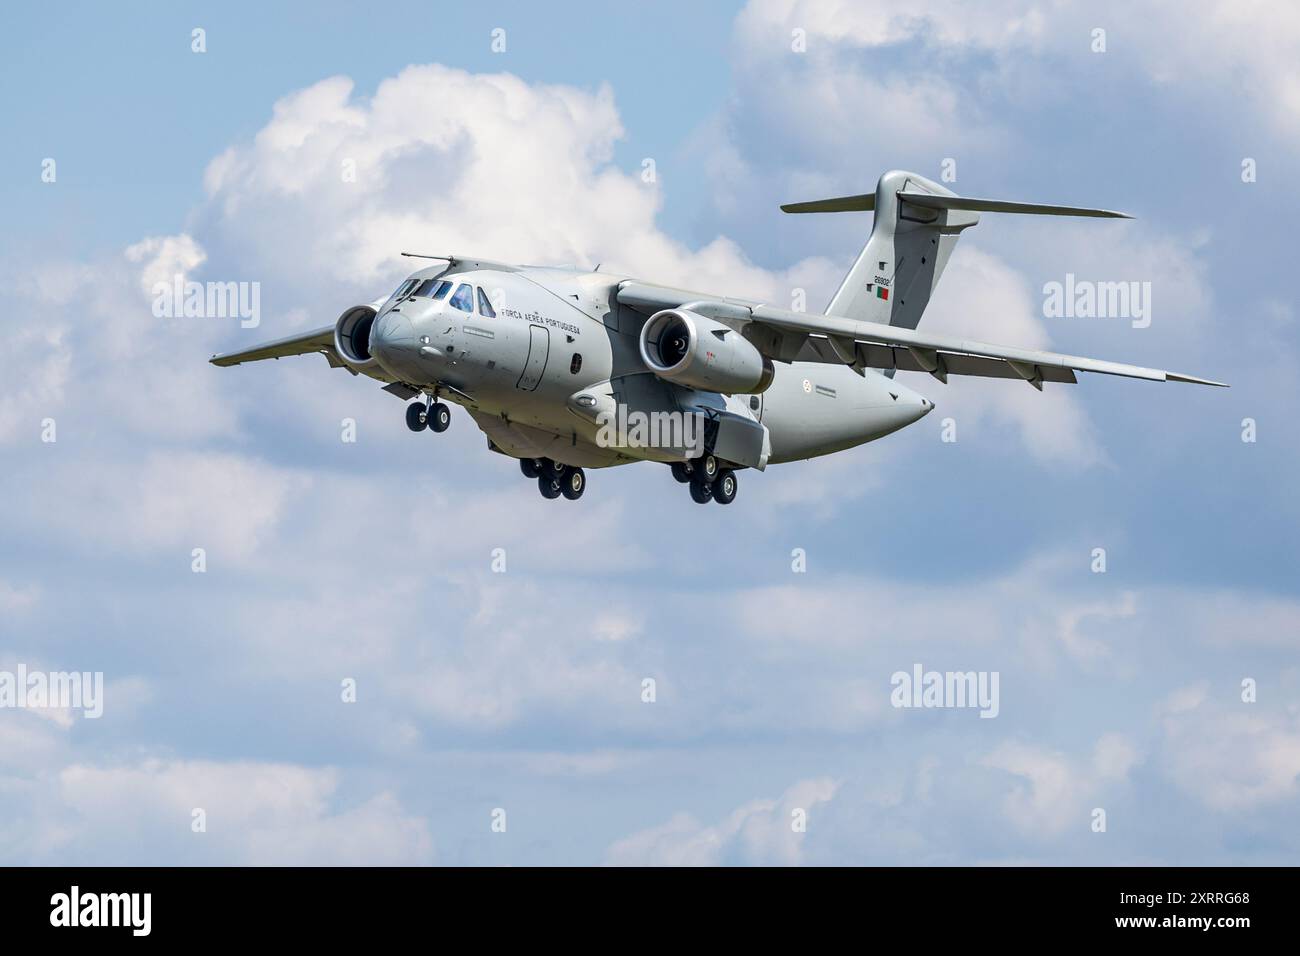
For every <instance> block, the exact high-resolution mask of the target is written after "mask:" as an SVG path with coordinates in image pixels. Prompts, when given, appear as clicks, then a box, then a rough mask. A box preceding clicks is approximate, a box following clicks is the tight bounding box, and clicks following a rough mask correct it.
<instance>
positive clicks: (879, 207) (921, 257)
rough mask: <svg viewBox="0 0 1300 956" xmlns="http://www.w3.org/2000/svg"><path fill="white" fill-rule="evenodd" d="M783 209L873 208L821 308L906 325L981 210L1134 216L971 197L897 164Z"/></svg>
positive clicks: (914, 320) (917, 317)
mask: <svg viewBox="0 0 1300 956" xmlns="http://www.w3.org/2000/svg"><path fill="white" fill-rule="evenodd" d="M781 209H782V211H784V212H859V211H869V210H875V214H876V217H875V222H874V223H873V224H872V226H871V236H870V237H869V238H868V239H867V244H866V245H865V246H863V247H862V252H861V254H859V256H858V261H857V262H855V263H854V264H853V268H852V269H850V270H849V274H848V275H846V276H845V277H844V282H843V283H842V284H841V285H840V288H839V291H838V292H836V293H835V296H834V298H832V299H831V303H830V305H829V306H827V307H826V314H827V315H838V316H843V317H845V318H850V319H859V320H863V321H868V322H879V323H881V324H882V325H895V326H901V327H903V328H908V329H915V328H916V327H917V325H919V324H920V322H921V316H922V315H923V314H924V312H925V307H926V306H927V305H929V304H930V296H932V295H933V294H934V290H935V287H936V286H937V285H938V284H939V277H940V276H941V275H943V269H944V266H946V265H947V264H948V257H949V256H951V255H952V249H953V246H955V245H956V244H957V238H958V237H959V236H960V235H961V233H962V230H963V229H969V228H970V227H971V226H973V225H975V224H976V223H978V222H979V221H980V217H979V214H980V213H982V212H1010V213H1029V214H1031V215H1036V216H1091V217H1095V218H1101V219H1131V218H1132V217H1131V216H1128V215H1125V214H1124V213H1122V212H1111V211H1109V210H1106V209H1081V208H1078V207H1075V206H1049V205H1043V204H1040V203H1028V202H1008V201H1005V200H1001V199H970V198H966V197H964V196H958V195H957V194H956V193H954V192H952V191H951V190H949V189H946V188H944V187H943V186H940V185H939V184H938V183H936V182H934V181H933V180H930V179H926V178H925V177H924V176H920V175H918V174H916V173H909V172H904V171H902V170H897V169H896V170H892V171H890V172H887V173H885V174H884V175H883V176H881V177H880V182H879V183H877V184H876V191H875V192H874V193H865V194H864V195H861V196H841V197H839V198H837V199H817V200H814V201H812V202H799V203H790V204H788V205H785V206H782V207H781Z"/></svg>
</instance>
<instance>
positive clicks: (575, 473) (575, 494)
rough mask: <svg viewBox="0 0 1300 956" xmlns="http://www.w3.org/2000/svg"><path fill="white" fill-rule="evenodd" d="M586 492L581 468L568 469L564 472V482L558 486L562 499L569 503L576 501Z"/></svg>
mask: <svg viewBox="0 0 1300 956" xmlns="http://www.w3.org/2000/svg"><path fill="white" fill-rule="evenodd" d="M586 490H587V476H586V475H585V474H584V473H583V471H582V469H581V468H570V469H568V470H567V471H566V472H565V475H564V480H563V482H562V483H561V485H560V491H561V492H562V493H563V494H564V497H566V498H568V499H569V500H570V501H577V500H578V499H579V498H581V497H582V493H583V492H584V491H586Z"/></svg>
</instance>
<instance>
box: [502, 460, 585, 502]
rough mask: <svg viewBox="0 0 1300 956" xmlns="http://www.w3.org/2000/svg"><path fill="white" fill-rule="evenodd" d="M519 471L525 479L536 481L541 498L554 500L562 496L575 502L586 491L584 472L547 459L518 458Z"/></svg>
mask: <svg viewBox="0 0 1300 956" xmlns="http://www.w3.org/2000/svg"><path fill="white" fill-rule="evenodd" d="M519 470H520V471H521V472H523V474H524V477H525V478H535V479H536V480H537V490H538V491H540V492H541V493H542V497H543V498H547V499H555V498H558V497H560V495H564V497H566V498H568V499H569V500H570V501H577V500H578V499H579V498H581V497H582V493H583V492H584V491H586V490H587V475H586V472H584V471H583V470H582V469H581V468H575V467H573V466H572V465H564V464H561V463H560V462H558V461H551V459H549V458H520V459H519Z"/></svg>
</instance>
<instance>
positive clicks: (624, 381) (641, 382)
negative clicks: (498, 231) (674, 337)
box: [369, 263, 934, 467]
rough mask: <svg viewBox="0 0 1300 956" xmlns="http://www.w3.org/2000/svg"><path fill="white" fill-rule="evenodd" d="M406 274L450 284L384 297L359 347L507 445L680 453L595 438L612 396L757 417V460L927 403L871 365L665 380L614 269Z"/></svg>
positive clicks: (480, 268)
mask: <svg viewBox="0 0 1300 956" xmlns="http://www.w3.org/2000/svg"><path fill="white" fill-rule="evenodd" d="M410 278H411V279H415V280H421V281H423V280H427V279H441V280H445V281H446V282H448V283H450V285H449V286H447V287H446V288H443V289H442V290H441V294H440V295H439V297H437V298H434V297H433V294H432V293H434V292H436V291H437V290H438V289H439V287H441V285H442V284H441V283H437V284H433V289H431V290H430V294H425V295H418V294H417V295H411V294H409V293H408V294H407V295H405V296H403V297H401V298H397V297H393V298H390V299H389V300H388V301H386V302H385V303H384V304H383V305H382V307H380V309H379V311H378V314H377V315H376V317H375V320H374V324H373V327H372V329H371V331H370V341H369V346H370V352H371V354H372V355H373V356H374V358H375V360H376V361H377V362H378V363H379V364H380V365H381V366H382V367H383V368H384V370H385V371H387V372H388V373H389V374H390V375H391V376H393V377H394V378H396V379H397V380H399V381H400V382H403V383H405V384H407V385H410V386H411V387H412V388H414V389H417V390H419V391H423V392H426V393H428V394H430V395H437V396H438V397H440V398H443V399H446V400H449V401H452V402H455V403H457V404H459V405H462V406H464V407H465V408H467V409H468V410H469V412H470V414H471V415H472V416H473V417H474V420H475V422H476V423H477V424H478V425H479V427H480V428H482V429H483V431H484V432H485V433H486V434H487V436H488V439H489V441H490V442H491V444H492V446H493V447H494V448H495V449H496V450H499V451H501V452H503V453H505V454H508V455H512V456H514V457H517V458H550V459H553V460H555V461H557V462H562V463H564V464H568V465H574V466H584V467H603V466H608V465H617V464H625V463H629V462H632V461H640V460H651V461H669V462H671V461H680V460H683V459H684V458H685V457H687V453H686V452H684V451H683V450H682V449H680V448H676V447H663V446H658V447H627V446H616V447H609V446H608V443H607V442H602V441H601V440H600V438H601V432H600V425H599V423H598V421H597V420H596V414H595V413H596V412H597V411H600V410H607V411H609V412H610V413H613V410H614V409H615V408H621V409H624V410H631V411H632V412H642V413H645V414H647V415H650V414H655V413H665V412H667V413H672V412H675V413H678V414H681V413H689V412H692V411H700V410H705V409H718V410H724V411H725V412H729V413H731V414H732V415H739V416H745V417H746V418H748V419H750V420H752V421H753V422H756V423H761V424H762V425H763V426H765V427H766V429H767V432H768V435H769V437H770V454H768V455H767V456H766V461H765V462H764V464H778V463H781V462H788V461H796V460H802V459H807V458H814V457H817V456H820V455H827V454H830V453H832V452H836V451H840V450H842V449H845V448H850V447H852V446H854V445H860V444H862V443H864V442H868V441H872V440H873V439H876V438H880V437H882V436H884V435H888V434H889V433H891V432H894V431H897V430H898V429H900V428H902V427H904V426H906V425H909V424H911V423H912V422H915V421H917V420H918V419H920V418H921V417H922V416H924V415H925V414H927V413H928V412H929V411H930V410H931V409H932V408H933V407H934V406H933V404H932V403H931V402H929V401H928V400H927V399H925V398H923V397H922V396H920V395H918V394H917V393H916V392H914V391H912V390H911V389H909V388H907V387H906V386H903V385H900V384H899V383H897V382H895V381H894V380H893V379H891V378H887V377H885V376H883V375H881V374H879V373H877V372H873V371H870V370H868V371H866V373H865V374H858V373H857V372H855V371H854V370H852V369H850V368H848V367H845V366H842V365H830V364H825V363H818V362H799V361H796V362H788V363H777V364H776V368H775V375H774V377H773V379H772V382H771V385H770V386H769V387H768V388H767V389H766V390H765V391H764V392H762V393H761V394H754V395H718V394H716V393H706V392H699V391H695V390H693V389H690V388H685V387H682V386H680V385H674V384H672V383H670V382H666V381H664V380H662V379H660V378H659V377H658V376H656V375H655V374H654V373H653V372H651V371H650V370H649V369H648V368H647V367H646V365H645V363H644V362H643V360H642V357H641V353H640V351H639V348H638V336H639V333H640V331H641V327H642V325H643V324H644V322H645V321H646V318H647V316H646V315H645V314H643V313H641V312H638V311H635V310H633V309H630V308H628V307H627V306H625V305H622V304H620V303H619V302H618V300H617V297H616V294H617V291H618V287H619V284H620V282H622V281H623V279H622V277H617V276H612V275H607V274H604V273H599V272H580V271H571V270H563V269H551V268H532V267H520V268H513V267H498V266H496V264H492V266H491V267H488V266H486V265H485V264H481V263H464V264H463V266H462V267H461V268H459V269H458V270H456V269H446V268H442V267H435V268H429V269H425V270H422V271H420V272H417V273H414V274H413V275H412V276H411V277H410ZM425 285H426V287H427V286H429V285H430V284H428V283H426V284H425ZM462 287H468V289H469V290H470V291H469V292H468V293H467V292H466V291H464V289H463V288H462ZM417 288H418V287H417ZM485 300H486V301H485ZM466 305H468V306H469V309H468V310H466V308H465V307H466ZM489 313H494V314H489ZM759 467H762V466H761V465H760V466H759Z"/></svg>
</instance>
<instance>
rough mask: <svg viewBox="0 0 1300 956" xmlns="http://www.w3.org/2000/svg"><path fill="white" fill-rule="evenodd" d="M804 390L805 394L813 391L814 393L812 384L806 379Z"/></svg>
mask: <svg viewBox="0 0 1300 956" xmlns="http://www.w3.org/2000/svg"><path fill="white" fill-rule="evenodd" d="M803 390H804V391H805V392H811V391H812V382H810V381H808V379H804V380H803Z"/></svg>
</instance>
